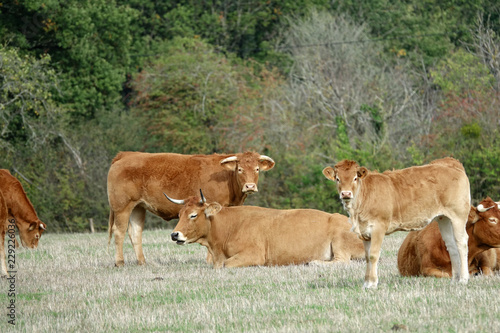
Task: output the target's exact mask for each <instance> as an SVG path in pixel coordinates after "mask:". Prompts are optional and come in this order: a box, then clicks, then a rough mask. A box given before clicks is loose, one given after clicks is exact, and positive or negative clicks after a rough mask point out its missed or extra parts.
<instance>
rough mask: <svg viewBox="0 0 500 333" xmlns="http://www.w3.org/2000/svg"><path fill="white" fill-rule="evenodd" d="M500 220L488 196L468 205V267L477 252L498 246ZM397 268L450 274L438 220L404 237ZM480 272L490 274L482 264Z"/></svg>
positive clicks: (407, 272) (406, 271) (405, 273)
mask: <svg viewBox="0 0 500 333" xmlns="http://www.w3.org/2000/svg"><path fill="white" fill-rule="evenodd" d="M499 221H500V209H499V207H498V205H497V204H496V203H495V202H494V201H493V200H491V199H490V198H486V199H484V200H483V201H481V203H480V204H479V205H478V207H477V208H476V207H473V206H472V207H471V208H470V213H469V217H468V221H467V226H466V231H467V235H468V236H469V240H468V248H469V251H468V258H469V261H468V265H469V267H470V269H471V270H473V267H472V266H473V262H474V259H475V258H476V256H477V255H478V254H480V253H484V251H486V250H488V249H491V248H492V247H500V224H499V223H498V222H499ZM398 269H399V272H400V274H401V275H403V276H419V275H422V276H434V277H439V278H441V277H451V262H450V256H449V254H448V251H447V250H446V244H445V243H444V241H443V239H442V237H441V234H440V232H439V226H438V224H437V222H432V223H431V224H429V225H428V226H427V227H425V228H424V229H422V230H418V231H412V232H410V233H409V234H408V236H406V238H405V240H404V241H403V243H402V244H401V247H400V249H399V252H398ZM482 272H483V274H485V275H489V274H491V269H489V268H488V267H487V266H486V265H485V266H484V267H482ZM471 273H475V272H471Z"/></svg>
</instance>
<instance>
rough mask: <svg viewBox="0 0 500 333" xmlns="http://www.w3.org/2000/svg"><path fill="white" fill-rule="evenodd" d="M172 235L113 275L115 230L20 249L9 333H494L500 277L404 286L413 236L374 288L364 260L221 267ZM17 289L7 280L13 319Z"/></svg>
mask: <svg viewBox="0 0 500 333" xmlns="http://www.w3.org/2000/svg"><path fill="white" fill-rule="evenodd" d="M170 232H171V230H168V229H166V230H151V231H146V232H145V233H144V239H143V240H144V251H145V256H146V260H147V262H148V264H147V265H145V266H137V265H136V259H135V255H134V253H133V249H132V247H131V245H130V241H129V240H128V239H126V243H125V244H126V246H125V247H124V252H125V267H122V268H115V267H114V245H113V243H112V244H111V246H110V249H109V253H107V234H105V233H97V234H45V235H44V236H43V237H42V239H41V241H40V246H39V248H38V249H37V250H35V251H32V250H28V249H17V250H16V263H17V271H18V272H17V275H16V281H15V289H16V292H17V297H16V298H15V307H16V309H15V311H16V321H15V326H13V325H11V324H9V323H8V319H9V318H8V317H7V316H6V315H3V316H2V317H1V319H0V332H391V331H396V330H399V331H407V332H494V331H498V328H499V327H500V301H499V298H498V296H499V291H500V275H495V276H492V277H474V278H471V280H470V281H469V284H468V285H466V286H463V285H459V284H451V283H450V280H448V279H435V278H403V277H401V276H399V274H398V271H397V266H396V257H397V251H398V249H399V245H400V244H401V242H402V240H403V239H404V237H405V236H406V233H402V232H401V233H395V234H393V235H390V236H387V237H386V239H385V241H384V244H383V253H382V255H383V257H382V258H381V261H380V266H379V287H378V289H375V290H363V289H362V283H363V277H364V270H365V263H364V262H363V261H359V262H356V261H353V262H351V263H350V264H337V265H333V266H332V265H327V266H323V265H299V266H286V267H248V268H239V269H220V270H214V269H213V268H212V267H211V266H210V265H208V264H207V263H206V262H205V258H206V249H205V248H204V247H202V246H200V245H198V244H191V245H185V246H179V245H176V244H175V243H173V242H171V241H170V240H169V238H170ZM9 286H10V284H9V282H8V281H7V280H6V279H2V280H1V281H0V287H1V288H0V289H1V291H0V306H1V307H2V309H3V311H2V313H4V314H6V313H7V305H8V304H9V303H8V302H9V301H10V298H9V297H8V296H7V292H8V288H9Z"/></svg>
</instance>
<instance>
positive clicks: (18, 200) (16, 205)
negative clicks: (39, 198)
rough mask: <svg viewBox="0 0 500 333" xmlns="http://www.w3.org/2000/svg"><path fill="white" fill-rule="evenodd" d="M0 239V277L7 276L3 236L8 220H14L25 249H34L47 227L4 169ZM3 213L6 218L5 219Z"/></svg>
mask: <svg viewBox="0 0 500 333" xmlns="http://www.w3.org/2000/svg"><path fill="white" fill-rule="evenodd" d="M0 192H1V194H2V195H1V197H2V199H1V200H0V201H1V202H0V237H1V241H2V246H1V247H0V256H1V258H2V273H1V274H2V276H5V275H6V274H7V271H6V267H4V264H5V244H4V240H5V234H6V232H7V229H8V228H9V221H8V220H15V225H16V227H17V229H18V230H19V238H20V239H21V244H22V245H23V246H25V247H29V248H36V247H37V246H38V241H39V240H40V237H41V236H42V233H43V232H44V231H45V230H46V229H47V225H46V224H45V223H43V222H42V221H40V219H39V218H38V216H37V214H36V212H35V209H34V208H33V205H32V204H31V202H30V200H29V199H28V197H27V196H26V192H24V189H23V186H22V185H21V183H20V182H19V180H17V178H15V177H14V176H12V175H11V174H10V172H9V171H8V170H6V169H0ZM5 212H7V213H6V216H7V218H5Z"/></svg>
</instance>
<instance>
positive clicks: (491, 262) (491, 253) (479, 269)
mask: <svg viewBox="0 0 500 333" xmlns="http://www.w3.org/2000/svg"><path fill="white" fill-rule="evenodd" d="M494 271H500V248H492V249H489V250H486V251H484V252H482V253H479V254H478V255H477V256H475V257H474V259H472V263H471V264H470V265H469V273H470V274H472V275H478V274H482V275H491V274H493V272H494Z"/></svg>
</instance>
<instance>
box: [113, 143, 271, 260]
mask: <svg viewBox="0 0 500 333" xmlns="http://www.w3.org/2000/svg"><path fill="white" fill-rule="evenodd" d="M273 167H274V161H273V160H272V159H271V158H270V157H268V156H265V155H260V154H258V153H255V152H245V153H239V154H232V155H218V154H213V155H181V154H170V153H157V154H150V153H141V152H121V153H119V154H118V155H117V156H116V157H115V158H114V159H113V162H112V164H111V167H110V169H109V173H108V199H109V206H110V214H109V241H111V237H112V236H113V234H114V236H115V246H116V258H115V259H116V260H115V265H116V266H123V264H124V260H123V241H124V238H125V233H126V232H127V227H128V225H129V221H130V228H129V231H128V233H129V237H130V241H131V242H132V245H133V247H134V250H135V254H136V256H137V261H138V264H139V265H142V264H145V262H146V260H145V258H144V254H143V251H142V230H143V228H144V220H145V216H146V210H149V211H150V212H151V213H153V214H155V215H158V216H160V217H161V218H163V219H165V220H167V221H168V220H171V219H174V218H177V217H178V215H179V210H180V207H179V205H176V204H173V203H171V202H169V201H168V200H165V198H164V197H163V194H162V192H163V191H167V192H168V193H170V194H171V195H172V196H175V197H180V198H187V197H189V196H192V195H195V194H196V193H198V191H199V189H200V188H201V189H203V191H204V192H205V194H206V195H208V196H209V197H210V198H213V199H214V200H216V201H217V202H219V203H220V204H221V205H223V206H238V205H242V204H243V202H244V201H245V199H246V197H247V195H248V194H249V193H253V192H257V191H258V189H257V183H258V180H259V173H260V172H261V171H267V170H270V169H272V168H273ZM109 241H108V244H109Z"/></svg>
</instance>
